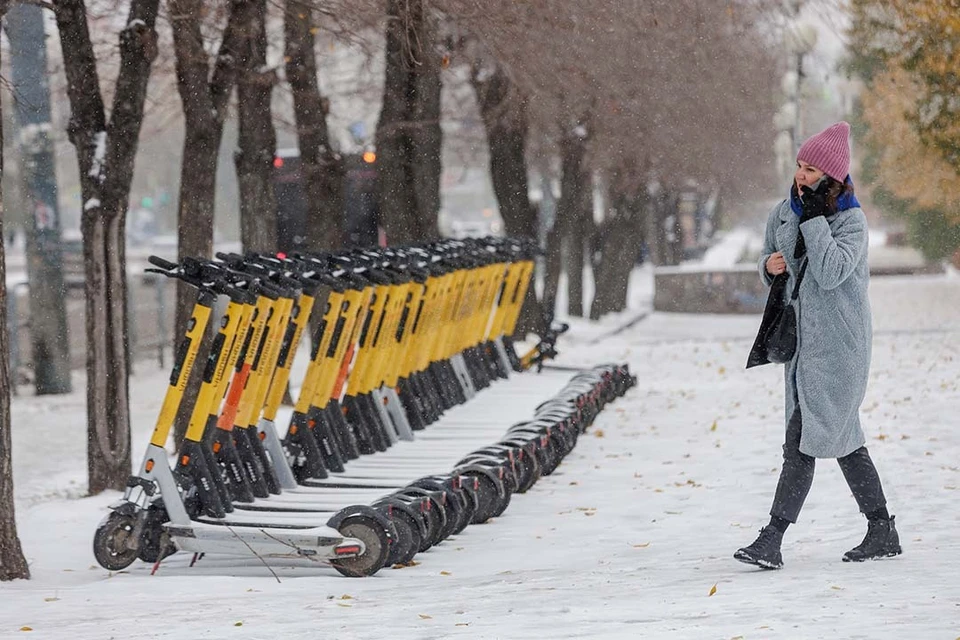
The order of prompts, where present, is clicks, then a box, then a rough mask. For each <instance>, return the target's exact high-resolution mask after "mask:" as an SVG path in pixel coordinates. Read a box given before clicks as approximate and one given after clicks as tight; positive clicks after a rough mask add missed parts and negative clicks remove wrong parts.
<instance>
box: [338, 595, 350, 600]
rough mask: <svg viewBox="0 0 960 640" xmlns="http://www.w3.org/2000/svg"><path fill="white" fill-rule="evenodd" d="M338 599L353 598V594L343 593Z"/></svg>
mask: <svg viewBox="0 0 960 640" xmlns="http://www.w3.org/2000/svg"><path fill="white" fill-rule="evenodd" d="M340 599H341V600H353V596H350V595H347V594H343V595H342V596H340Z"/></svg>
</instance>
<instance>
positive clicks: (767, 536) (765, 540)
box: [733, 526, 783, 569]
mask: <svg viewBox="0 0 960 640" xmlns="http://www.w3.org/2000/svg"><path fill="white" fill-rule="evenodd" d="M782 541H783V532H782V531H778V530H777V529H775V528H774V527H771V526H766V527H764V528H763V529H760V535H759V536H757V539H756V540H754V541H753V544H751V545H750V546H749V547H744V548H743V549H739V550H738V551H737V552H736V553H735V554H733V557H734V558H736V559H737V560H739V561H740V562H745V563H747V564H754V565H756V566H758V567H761V568H763V569H782V568H783V557H782V556H781V555H780V543H781V542H782Z"/></svg>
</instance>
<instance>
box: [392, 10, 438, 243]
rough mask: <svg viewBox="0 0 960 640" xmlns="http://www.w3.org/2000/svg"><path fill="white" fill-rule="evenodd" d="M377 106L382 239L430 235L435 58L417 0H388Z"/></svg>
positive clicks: (434, 208)
mask: <svg viewBox="0 0 960 640" xmlns="http://www.w3.org/2000/svg"><path fill="white" fill-rule="evenodd" d="M387 16H388V18H387V19H388V22H387V38H386V39H387V44H386V72H385V82H384V91H383V108H382V109H381V111H380V120H379V122H378V123H377V133H376V140H377V156H378V160H377V171H378V178H379V181H380V213H381V220H382V225H383V228H384V231H385V232H386V235H387V241H388V242H390V243H391V244H405V243H409V242H413V241H423V240H430V239H433V238H436V237H437V236H438V232H437V215H438V214H439V211H440V169H441V166H440V144H441V141H442V134H441V131H440V60H439V55H438V54H437V52H436V51H435V43H434V39H435V29H436V26H435V24H434V20H433V19H432V18H431V17H430V16H429V15H427V12H426V11H425V9H424V4H423V0H390V1H389V3H388V9H387Z"/></svg>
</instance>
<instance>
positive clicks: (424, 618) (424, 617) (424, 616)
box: [417, 613, 433, 620]
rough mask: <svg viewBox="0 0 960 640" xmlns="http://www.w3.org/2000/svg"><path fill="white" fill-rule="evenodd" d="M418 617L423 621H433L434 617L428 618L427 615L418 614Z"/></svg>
mask: <svg viewBox="0 0 960 640" xmlns="http://www.w3.org/2000/svg"><path fill="white" fill-rule="evenodd" d="M417 615H418V616H420V617H421V618H422V619H423V620H433V616H428V615H427V614H425V613H418V614H417Z"/></svg>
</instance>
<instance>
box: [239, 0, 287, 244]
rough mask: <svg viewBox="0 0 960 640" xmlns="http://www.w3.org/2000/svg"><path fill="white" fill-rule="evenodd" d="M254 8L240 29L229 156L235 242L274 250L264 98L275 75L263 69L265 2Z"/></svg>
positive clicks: (272, 139)
mask: <svg viewBox="0 0 960 640" xmlns="http://www.w3.org/2000/svg"><path fill="white" fill-rule="evenodd" d="M252 3H253V7H254V10H253V11H252V12H251V13H250V15H249V20H248V22H247V23H246V24H245V25H244V28H243V33H244V41H243V45H242V46H241V49H240V50H241V52H242V55H241V60H242V62H241V64H240V67H241V69H240V73H239V75H238V77H237V105H238V108H239V118H238V119H239V138H238V140H237V143H238V145H237V146H238V150H237V152H236V153H235V155H234V162H235V164H236V167H237V183H238V186H239V188H240V241H241V243H242V244H243V249H244V251H276V249H277V201H276V197H275V195H274V192H273V180H272V177H273V158H274V156H275V155H276V153H277V136H276V133H275V131H274V129H273V115H272V112H271V110H270V94H271V92H272V91H273V84H274V82H275V81H276V73H275V72H274V71H273V70H272V69H267V67H266V65H267V27H266V18H267V3H266V0H252Z"/></svg>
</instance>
